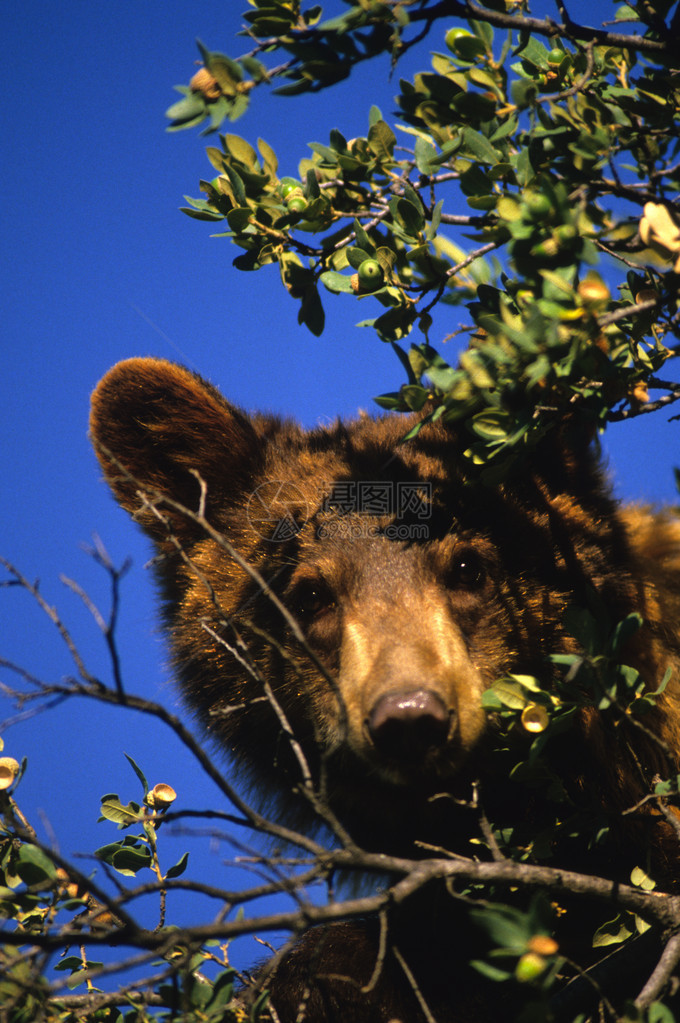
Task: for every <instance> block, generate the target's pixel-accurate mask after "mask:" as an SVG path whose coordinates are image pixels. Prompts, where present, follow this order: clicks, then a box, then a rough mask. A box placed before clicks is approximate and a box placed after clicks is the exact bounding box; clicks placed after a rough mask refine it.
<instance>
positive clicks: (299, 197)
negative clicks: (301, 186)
mask: <svg viewBox="0 0 680 1023" xmlns="http://www.w3.org/2000/svg"><path fill="white" fill-rule="evenodd" d="M286 206H287V207H288V209H289V211H290V212H291V213H304V211H305V210H306V209H307V200H306V199H305V197H304V195H303V194H302V192H298V193H297V194H294V193H293V194H291V196H290V198H288V199H286Z"/></svg>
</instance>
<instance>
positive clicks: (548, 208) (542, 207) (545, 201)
mask: <svg viewBox="0 0 680 1023" xmlns="http://www.w3.org/2000/svg"><path fill="white" fill-rule="evenodd" d="M524 202H525V205H526V207H527V210H528V211H529V216H530V217H531V219H532V220H543V219H545V218H546V217H548V216H549V214H550V213H552V203H551V202H550V199H549V198H548V197H547V195H543V193H542V192H529V193H528V194H527V195H526V196H525V198H524Z"/></svg>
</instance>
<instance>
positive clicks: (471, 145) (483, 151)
mask: <svg viewBox="0 0 680 1023" xmlns="http://www.w3.org/2000/svg"><path fill="white" fill-rule="evenodd" d="M463 144H464V146H465V147H467V149H468V150H469V151H470V152H471V153H472V155H473V156H475V157H476V158H477V159H478V160H480V161H481V162H482V163H490V164H492V165H493V164H495V163H497V162H498V153H497V152H496V150H495V149H494V147H493V146H492V145H491V143H490V142H489V140H488V139H487V138H486V137H485V136H484V135H482V134H481V133H480V132H478V131H475V130H474V129H473V128H468V127H465V128H463Z"/></svg>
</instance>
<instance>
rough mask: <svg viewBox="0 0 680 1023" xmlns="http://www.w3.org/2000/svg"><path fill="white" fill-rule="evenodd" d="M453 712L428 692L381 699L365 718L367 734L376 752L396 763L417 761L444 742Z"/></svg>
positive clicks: (401, 694) (400, 694) (394, 695)
mask: <svg viewBox="0 0 680 1023" xmlns="http://www.w3.org/2000/svg"><path fill="white" fill-rule="evenodd" d="M453 713H454V712H453V711H452V710H451V711H450V710H449V709H448V708H447V706H446V704H445V703H444V701H443V700H442V699H441V698H440V697H439V696H438V695H437V694H436V693H433V692H432V691H431V690H429V689H415V690H414V691H413V692H407V693H387V694H386V695H385V696H381V697H380V699H379V700H378V701H377V702H376V703H375V705H374V706H373V709H372V710H371V712H370V714H369V715H368V719H367V722H366V724H367V726H368V731H369V734H370V736H371V739H372V740H373V744H374V745H375V747H376V749H377V750H378V752H379V753H382V754H383V755H384V756H387V757H391V758H394V759H396V760H417V759H420V758H421V757H422V756H423V755H424V754H425V753H426V752H427V750H429V749H434V748H436V747H438V746H443V745H444V743H445V742H446V740H447V738H448V735H449V729H450V725H451V719H452V717H453Z"/></svg>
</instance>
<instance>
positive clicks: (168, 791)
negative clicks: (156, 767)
mask: <svg viewBox="0 0 680 1023" xmlns="http://www.w3.org/2000/svg"><path fill="white" fill-rule="evenodd" d="M176 799H177V793H176V792H175V790H174V789H173V787H172V785H165V784H164V783H163V782H159V783H158V785H154V787H153V788H152V789H151V790H150V792H147V794H146V799H145V800H144V802H145V803H146V805H147V806H150V807H152V809H154V810H165V809H167V807H169V806H170V805H171V804H172V803H174V802H175V800H176Z"/></svg>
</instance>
